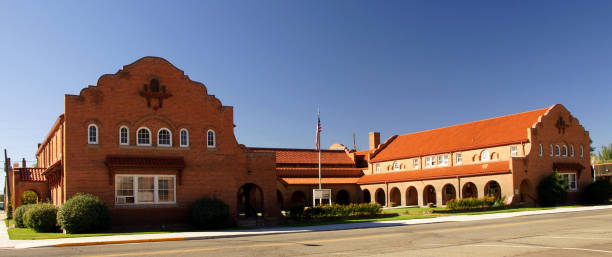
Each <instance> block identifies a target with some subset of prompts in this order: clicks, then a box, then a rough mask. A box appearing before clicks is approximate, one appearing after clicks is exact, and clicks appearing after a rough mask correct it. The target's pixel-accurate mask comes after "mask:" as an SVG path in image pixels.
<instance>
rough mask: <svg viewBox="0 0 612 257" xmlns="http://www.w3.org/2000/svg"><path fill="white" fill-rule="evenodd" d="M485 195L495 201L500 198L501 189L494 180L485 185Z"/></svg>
mask: <svg viewBox="0 0 612 257" xmlns="http://www.w3.org/2000/svg"><path fill="white" fill-rule="evenodd" d="M485 195H486V196H493V197H495V199H499V198H501V187H500V186H499V183H497V181H495V180H491V181H489V182H488V183H487V184H486V185H485Z"/></svg>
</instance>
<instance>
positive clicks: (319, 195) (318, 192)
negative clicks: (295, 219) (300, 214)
mask: <svg viewBox="0 0 612 257" xmlns="http://www.w3.org/2000/svg"><path fill="white" fill-rule="evenodd" d="M317 199H319V204H323V200H327V201H328V202H329V205H331V204H332V198H331V189H313V190H312V206H316V205H317Z"/></svg>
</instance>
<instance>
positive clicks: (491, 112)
mask: <svg viewBox="0 0 612 257" xmlns="http://www.w3.org/2000/svg"><path fill="white" fill-rule="evenodd" d="M611 13H612V2H611V1H448V2H440V1H384V2H380V1H376V2H375V1H367V2H366V1H180V2H179V1H96V2H94V1H71V2H68V1H40V2H33V1H32V2H30V1H2V2H1V3H0V33H1V34H0V35H1V36H0V87H1V92H0V96H1V98H0V108H1V110H2V114H1V115H0V126H1V131H2V133H0V148H2V149H4V148H6V149H8V151H9V155H10V156H11V157H13V160H16V159H21V158H22V157H26V158H28V159H29V160H33V158H34V153H35V151H36V144H37V143H38V142H41V141H42V140H43V139H44V137H45V136H46V134H47V132H48V130H49V129H50V128H51V126H52V124H53V122H54V121H55V119H56V118H57V116H58V115H59V114H61V113H62V112H63V99H64V98H63V97H64V94H78V93H79V91H80V90H81V88H83V87H86V86H87V85H93V84H95V83H96V81H97V79H98V78H99V77H100V76H101V75H102V74H106V73H114V72H116V71H117V70H119V69H120V68H121V66H122V65H126V64H129V63H132V62H133V61H135V60H137V59H138V58H140V57H143V56H150V55H152V56H160V57H164V58H166V59H167V60H169V61H170V62H172V63H173V64H175V65H176V66H177V67H179V68H180V69H182V70H184V71H185V73H186V74H188V75H189V76H190V77H191V78H192V79H193V80H196V81H200V82H203V83H204V84H206V85H207V88H208V92H209V93H211V94H215V95H216V96H217V97H218V98H219V99H221V101H222V102H223V104H224V105H231V106H234V111H235V114H234V115H235V123H236V125H237V127H236V130H235V132H236V137H237V139H238V141H239V142H240V143H242V144H245V145H247V146H261V147H297V148H312V147H314V140H315V138H314V132H315V126H316V116H315V115H316V109H317V106H320V108H321V116H322V117H321V119H322V122H323V135H322V145H323V146H328V145H330V144H332V143H334V142H339V143H344V144H347V145H351V144H352V133H356V134H357V144H358V147H359V148H360V149H365V148H366V147H367V144H368V142H367V133H368V132H369V131H380V132H381V133H382V139H383V140H385V139H387V138H388V137H390V136H392V135H394V134H405V133H410V132H415V131H420V130H425V129H431V128H436V127H441V126H448V125H452V124H456V123H462V122H468V121H473V120H480V119H484V118H490V117H494V116H500V115H505V114H511V113H517V112H523V111H528V110H532V109H537V108H544V107H548V106H551V105H553V104H556V103H561V104H563V105H565V106H566V107H567V108H568V109H569V110H570V111H571V112H572V114H573V115H574V116H576V117H578V118H579V120H580V122H581V123H582V124H583V125H584V126H585V127H586V129H587V130H589V131H590V132H591V137H592V139H593V141H594V145H595V146H600V145H602V144H608V143H610V142H612V130H611V128H612V126H611V125H612V121H611V118H610V107H609V106H610V104H609V103H610V99H611V97H612V48H611V47H610V46H612V15H610V14H611Z"/></svg>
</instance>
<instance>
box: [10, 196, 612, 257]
mask: <svg viewBox="0 0 612 257" xmlns="http://www.w3.org/2000/svg"><path fill="white" fill-rule="evenodd" d="M603 209H612V205H603V206H588V207H562V208H555V209H550V210H537V211H521V212H510V213H495V214H480V215H451V216H443V217H436V218H429V219H412V220H394V221H376V222H360V223H349V224H334V225H320V226H308V227H272V228H261V229H248V230H231V231H205V232H180V233H163V234H141V235H118V236H100V237H78V238H63V239H42V240H9V237H8V233H7V228H6V225H5V224H4V222H0V223H2V224H0V229H1V231H0V249H6V248H31V247H44V246H55V247H61V246H82V245H100V244H122V243H140V242H161V241H182V240H195V239H206V238H222V237H239V236H254V235H266V234H282V233H299V232H312V231H327V230H343V229H357V228H373V227H386V226H402V225H414V224H430V223H440V222H460V221H475V220H490V219H503V218H510V217H518V216H528V215H539V214H550V213H565V212H578V211H591V210H603Z"/></svg>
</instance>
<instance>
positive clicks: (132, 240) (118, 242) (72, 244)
mask: <svg viewBox="0 0 612 257" xmlns="http://www.w3.org/2000/svg"><path fill="white" fill-rule="evenodd" d="M184 240H185V238H184V237H169V238H150V239H131V240H115V241H98V242H79V243H61V244H56V245H54V246H55V247H66V246H87V245H108V244H130V243H151V242H166V241H184Z"/></svg>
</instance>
